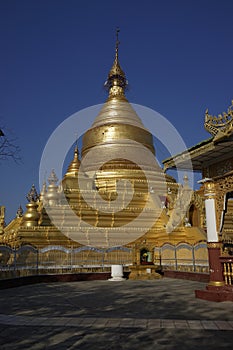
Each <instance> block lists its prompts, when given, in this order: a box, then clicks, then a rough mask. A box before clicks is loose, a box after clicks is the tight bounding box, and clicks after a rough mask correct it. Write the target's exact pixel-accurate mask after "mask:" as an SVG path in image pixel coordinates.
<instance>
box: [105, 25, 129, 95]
mask: <svg viewBox="0 0 233 350" xmlns="http://www.w3.org/2000/svg"><path fill="white" fill-rule="evenodd" d="M119 32H120V29H119V28H117V30H116V46H115V60H114V62H113V65H112V68H111V69H110V71H109V73H108V78H107V81H106V82H105V84H104V87H105V88H106V89H107V90H108V92H109V97H108V98H109V99H111V98H114V97H118V98H121V99H123V100H126V98H125V89H126V87H127V85H128V81H127V79H126V76H125V72H124V71H123V69H122V68H121V66H120V62H119V55H118V51H119V44H120V41H119V37H118V34H119Z"/></svg>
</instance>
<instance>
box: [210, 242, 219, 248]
mask: <svg viewBox="0 0 233 350" xmlns="http://www.w3.org/2000/svg"><path fill="white" fill-rule="evenodd" d="M207 248H222V243H221V242H207Z"/></svg>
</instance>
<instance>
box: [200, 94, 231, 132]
mask: <svg viewBox="0 0 233 350" xmlns="http://www.w3.org/2000/svg"><path fill="white" fill-rule="evenodd" d="M204 127H205V129H206V130H207V131H208V132H209V133H210V134H211V135H213V136H214V137H217V138H218V137H221V136H229V135H230V134H231V133H232V131H233V100H232V101H231V105H230V106H229V107H228V109H227V112H223V113H222V114H219V115H218V116H217V117H216V116H215V115H214V116H213V115H210V114H209V111H208V109H206V111H205V123H204ZM217 135H218V136H217Z"/></svg>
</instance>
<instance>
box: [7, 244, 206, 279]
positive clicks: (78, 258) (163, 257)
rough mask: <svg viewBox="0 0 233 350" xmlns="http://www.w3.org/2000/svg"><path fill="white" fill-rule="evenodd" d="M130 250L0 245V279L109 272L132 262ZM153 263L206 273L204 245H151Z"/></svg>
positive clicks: (177, 269) (179, 269)
mask: <svg viewBox="0 0 233 350" xmlns="http://www.w3.org/2000/svg"><path fill="white" fill-rule="evenodd" d="M133 260H134V259H133V252H132V249H130V248H126V247H112V248H108V249H99V248H94V247H89V246H86V247H84V246H82V247H79V248H67V247H64V246H57V245H53V246H51V245H50V246H46V247H44V248H41V249H36V248H35V247H33V246H31V245H23V246H21V247H19V248H17V249H13V248H11V247H9V246H7V245H0V278H1V279H4V278H10V277H16V276H29V275H39V274H50V273H51V274H53V273H78V272H100V271H110V268H111V265H114V264H120V265H123V266H125V267H128V266H130V265H132V262H133ZM153 262H154V264H155V265H156V266H160V267H161V268H162V269H163V270H176V271H193V272H204V273H208V272H209V262H208V253H207V244H206V243H205V242H201V243H198V244H196V245H190V244H187V243H180V244H178V245H176V246H175V245H172V244H170V243H166V244H164V245H163V246H162V247H155V248H154V261H153Z"/></svg>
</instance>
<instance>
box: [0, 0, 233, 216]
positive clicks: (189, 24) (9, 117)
mask: <svg viewBox="0 0 233 350" xmlns="http://www.w3.org/2000/svg"><path fill="white" fill-rule="evenodd" d="M232 14H233V2H232V1H231V0H195V1H194V0H190V1H189V0H170V1H169V0H163V1H162V0H161V1H156V0H151V1H148V0H144V1H141V0H140V1H137V0H134V1H129V0H128V1H127V0H124V1H122V0H118V1H117V0H114V1H112V0H108V1H105V0H101V1H90V0H83V1H81V0H80V1H79V0H76V1H75V0H40V1H39V0H38V1H36V0H20V1H19V0H0V48H1V54H0V120H1V126H2V125H4V126H6V127H7V129H9V130H10V131H11V132H12V133H13V134H14V135H15V136H16V137H17V143H18V145H19V146H20V148H21V156H22V164H15V163H14V162H12V161H4V162H1V164H0V167H1V175H0V176H1V181H0V204H1V205H5V206H6V208H7V221H9V219H11V218H13V217H14V216H15V213H16V210H17V208H18V206H19V204H22V206H23V207H25V203H26V199H25V195H26V194H27V193H28V191H29V189H30V187H31V185H32V184H33V183H35V185H36V186H37V189H38V167H39V163H40V158H41V153H42V151H43V148H44V146H45V143H46V142H47V139H48V138H49V136H50V134H51V133H52V132H53V130H54V129H55V128H56V127H57V126H58V125H59V124H60V123H61V122H62V121H63V120H64V119H65V118H67V117H68V116H70V115H71V114H73V113H75V112H76V111H79V110H80V109H83V108H86V107H88V106H91V105H95V104H99V103H102V102H104V100H105V98H106V92H105V91H104V89H103V83H104V81H105V80H106V77H107V74H108V71H109V69H110V67H111V65H112V62H113V58H114V46H115V28H116V27H117V26H119V27H120V30H121V31H120V49H119V50H120V51H119V54H120V62H121V66H122V68H123V69H124V71H125V72H126V75H127V78H128V80H129V84H130V90H129V92H128V93H127V97H128V99H129V101H130V102H133V103H137V104H141V105H145V106H148V107H150V108H152V109H154V110H156V111H158V112H160V113H161V114H162V115H163V116H165V117H166V118H167V119H168V120H169V121H170V122H171V123H172V124H173V125H174V126H175V128H176V129H177V130H178V132H179V133H180V134H181V136H182V137H183V139H184V141H185V143H186V145H187V147H190V146H192V145H194V144H196V143H198V142H200V141H202V140H204V139H207V138H208V137H210V135H209V134H208V133H207V132H206V131H205V130H204V126H203V123H204V112H205V110H206V108H207V107H208V108H209V112H210V113H211V114H215V115H217V114H219V113H221V112H222V111H224V110H226V109H227V107H228V106H229V105H230V103H231V100H232V99H233V91H232V84H233V83H232V82H233V45H232V39H233V21H232ZM6 131H7V130H5V133H6ZM155 146H156V145H155ZM157 153H158V158H160V160H162V159H164V158H166V157H167V156H168V155H167V154H165V153H163V152H160V151H159V149H158V150H157Z"/></svg>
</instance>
